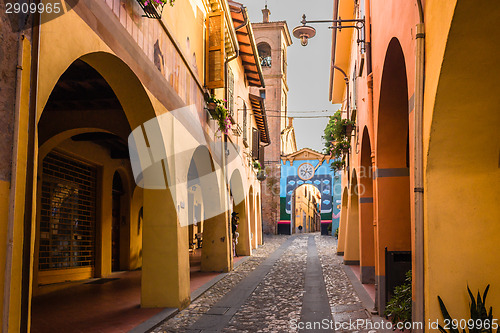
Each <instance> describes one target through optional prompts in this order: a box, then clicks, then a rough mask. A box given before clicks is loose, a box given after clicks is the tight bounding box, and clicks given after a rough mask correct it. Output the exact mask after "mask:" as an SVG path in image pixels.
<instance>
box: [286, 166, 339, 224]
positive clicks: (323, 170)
mask: <svg viewBox="0 0 500 333" xmlns="http://www.w3.org/2000/svg"><path fill="white" fill-rule="evenodd" d="M332 162H333V160H330V162H327V161H323V163H321V165H319V164H320V161H319V160H296V161H294V162H293V166H292V165H291V163H290V162H289V161H286V162H285V163H283V161H282V164H281V179H280V202H281V214H280V223H281V224H283V223H286V222H290V221H291V214H292V211H291V209H292V195H293V191H294V190H295V189H296V188H297V187H299V186H301V185H303V184H311V185H314V186H316V188H318V190H319V191H320V193H321V219H322V220H326V221H329V220H331V221H332V231H335V230H336V229H337V228H338V227H339V217H340V203H341V192H342V186H341V184H340V181H341V176H340V172H334V171H333V170H332V169H331V167H330V166H331V164H332ZM304 163H309V164H312V165H313V167H314V168H315V172H314V176H313V177H312V178H311V179H309V180H306V181H304V180H302V179H301V178H300V177H299V176H298V174H297V171H298V169H299V167H300V166H301V165H302V164H304Z"/></svg>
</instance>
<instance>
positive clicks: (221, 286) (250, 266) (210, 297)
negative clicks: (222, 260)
mask: <svg viewBox="0 0 500 333" xmlns="http://www.w3.org/2000/svg"><path fill="white" fill-rule="evenodd" d="M288 238H289V236H267V235H266V236H265V237H264V245H263V246H261V247H259V248H258V249H256V250H254V251H253V254H252V257H250V258H249V259H248V260H246V261H245V262H244V263H242V264H241V265H239V266H238V267H236V268H235V269H234V270H233V271H231V272H229V273H228V274H227V275H226V276H225V277H224V278H223V279H222V280H220V281H219V282H217V283H216V284H215V285H214V286H212V287H211V288H210V289H209V290H208V291H207V292H205V293H204V294H203V295H201V296H200V297H199V298H198V299H196V300H195V301H194V302H193V303H191V304H190V305H189V306H188V307H187V308H186V309H184V310H182V311H181V312H179V313H178V314H177V315H176V316H175V317H173V318H171V319H169V320H168V321H167V322H165V323H163V324H162V325H160V326H159V327H157V328H156V329H154V330H153V331H152V332H155V333H164V332H169V333H170V332H172V333H177V332H179V333H182V332H185V331H186V330H187V328H188V327H189V326H191V325H192V324H194V323H195V322H196V321H197V320H198V319H199V318H200V317H201V316H202V315H203V314H204V313H206V312H207V311H208V310H209V309H210V308H211V307H212V306H213V305H214V304H215V303H217V302H218V301H219V300H220V299H221V298H222V297H223V296H224V295H226V294H227V293H228V292H229V291H230V290H231V289H232V288H233V287H234V286H235V285H236V284H238V283H239V282H240V281H241V280H243V279H244V278H245V277H246V276H247V275H248V274H249V273H250V272H251V271H253V270H254V269H255V268H256V267H257V266H259V265H260V264H261V263H262V262H263V261H264V260H265V259H266V258H267V257H269V255H270V254H271V253H273V252H274V251H276V249H277V248H278V247H280V245H281V244H283V243H284V242H285V241H286V240H287V239H288Z"/></svg>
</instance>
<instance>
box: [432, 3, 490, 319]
mask: <svg viewBox="0 0 500 333" xmlns="http://www.w3.org/2000/svg"><path fill="white" fill-rule="evenodd" d="M436 6H438V7H439V8H436ZM429 10H439V13H440V15H439V16H440V17H439V18H438V17H435V18H433V17H429V20H428V21H427V22H426V30H427V34H426V36H428V37H426V40H428V43H431V45H432V46H433V47H429V48H428V49H426V60H427V61H426V93H425V97H424V101H425V105H424V126H425V127H424V128H425V129H424V149H425V150H426V153H424V156H426V160H424V163H425V173H424V177H425V179H424V180H425V183H424V185H425V193H424V198H425V207H426V215H425V226H424V230H425V235H424V241H425V259H424V262H425V283H424V285H425V309H426V311H425V312H426V313H425V314H426V319H429V318H432V319H433V320H434V319H435V318H441V311H440V309H439V304H438V302H437V296H440V297H441V298H442V299H443V301H444V303H445V304H446V306H447V308H448V311H449V312H450V314H451V316H452V317H453V318H469V315H470V314H469V308H468V305H469V304H468V296H467V290H466V287H467V285H468V286H469V287H470V289H471V290H472V292H473V293H474V294H475V293H476V292H477V291H478V290H479V291H481V293H482V292H483V291H484V289H485V288H486V286H487V285H488V284H490V285H491V288H490V292H489V293H488V298H487V300H486V303H487V304H486V306H487V308H489V307H490V306H492V307H493V309H494V312H495V311H498V310H496V309H498V308H499V307H500V274H498V273H499V272H498V255H497V252H498V244H499V243H500V224H499V221H500V209H499V205H498V198H499V197H500V168H499V152H500V131H499V126H500V112H499V111H498V107H499V105H500V97H499V96H500V84H499V80H498V78H499V77H500V67H499V66H498V59H497V57H496V56H491V55H496V54H498V51H499V45H498V43H496V42H494V41H493V40H492V38H491V37H492V36H498V35H499V34H500V27H499V26H498V25H497V24H491V22H496V20H498V14H499V11H498V6H497V5H496V4H492V3H491V4H490V3H483V2H481V3H478V2H475V1H449V2H448V4H447V6H446V7H444V6H442V4H437V3H435V4H430V3H429ZM430 32H432V34H430ZM426 43H427V41H426Z"/></svg>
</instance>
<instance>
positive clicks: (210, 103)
mask: <svg viewBox="0 0 500 333" xmlns="http://www.w3.org/2000/svg"><path fill="white" fill-rule="evenodd" d="M225 103H226V101H225V100H222V99H218V98H215V96H214V95H211V96H210V97H209V98H207V109H208V112H209V113H210V115H211V116H212V118H213V119H214V120H215V121H217V125H218V130H220V131H221V132H224V134H228V133H229V130H230V129H231V120H230V117H229V111H228V110H227V109H226V107H225Z"/></svg>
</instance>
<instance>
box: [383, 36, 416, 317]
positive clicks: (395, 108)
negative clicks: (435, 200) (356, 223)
mask: <svg viewBox="0 0 500 333" xmlns="http://www.w3.org/2000/svg"><path fill="white" fill-rule="evenodd" d="M408 100H409V98H408V79H407V73H406V65H405V58H404V54H403V50H402V48H401V45H400V43H399V41H398V39H397V38H393V39H392V40H391V42H390V43H389V46H388V48H387V52H386V56H385V61H384V68H383V72H382V80H381V88H380V98H379V109H378V113H377V117H376V120H377V121H376V133H377V136H376V138H377V139H376V142H375V145H376V147H375V151H376V158H375V165H376V171H375V177H376V178H375V188H376V193H375V196H376V200H375V202H376V204H377V206H376V208H375V212H376V217H375V218H376V244H377V248H376V251H375V253H376V254H375V256H376V263H375V270H376V272H375V274H376V283H377V286H378V288H377V295H376V305H377V306H378V309H379V311H380V313H383V311H384V309H385V303H386V301H387V299H386V298H387V293H386V290H385V285H386V278H387V274H390V278H391V280H392V281H394V280H398V279H403V280H404V274H400V273H397V272H395V271H393V272H387V270H386V265H385V251H386V248H387V251H410V250H411V213H410V195H411V194H410V166H411V165H410V164H411V163H410V154H409V147H410V145H409V110H408ZM400 275H401V276H400Z"/></svg>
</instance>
